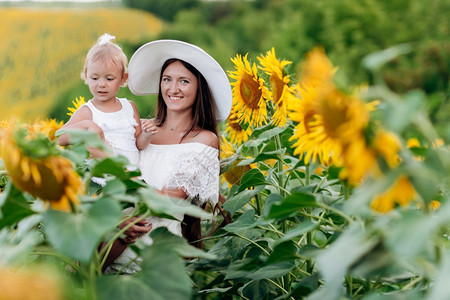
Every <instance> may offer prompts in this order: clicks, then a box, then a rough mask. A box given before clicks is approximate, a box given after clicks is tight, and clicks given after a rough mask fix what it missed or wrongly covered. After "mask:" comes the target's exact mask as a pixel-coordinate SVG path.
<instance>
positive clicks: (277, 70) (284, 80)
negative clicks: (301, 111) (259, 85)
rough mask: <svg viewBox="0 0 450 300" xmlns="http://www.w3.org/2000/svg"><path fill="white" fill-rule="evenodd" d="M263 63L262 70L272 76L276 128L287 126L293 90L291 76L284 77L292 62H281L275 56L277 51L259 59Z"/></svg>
mask: <svg viewBox="0 0 450 300" xmlns="http://www.w3.org/2000/svg"><path fill="white" fill-rule="evenodd" d="M258 60H259V62H260V63H261V66H260V69H261V70H263V71H264V72H266V74H267V75H269V76H270V94H271V96H272V101H273V102H274V103H275V112H274V115H273V119H274V125H275V126H282V127H283V126H285V125H286V116H287V100H288V98H289V97H292V93H293V91H292V89H291V88H290V87H289V83H290V79H289V75H284V74H283V73H284V72H283V69H284V68H285V67H286V66H287V65H289V64H291V62H290V61H287V60H282V61H279V60H278V59H277V58H276V56H275V49H274V48H272V50H271V51H267V53H266V56H260V57H258Z"/></svg>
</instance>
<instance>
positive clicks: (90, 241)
mask: <svg viewBox="0 0 450 300" xmlns="http://www.w3.org/2000/svg"><path fill="white" fill-rule="evenodd" d="M121 216H122V213H121V208H120V205H119V203H118V202H117V201H114V200H113V199H111V198H107V197H105V198H100V199H99V200H97V201H96V202H95V203H94V204H92V206H91V207H90V208H89V210H88V211H87V212H86V213H78V214H74V213H65V212H61V211H55V210H49V211H47V212H45V213H44V219H43V223H44V232H45V233H46V235H47V237H48V240H49V242H50V243H51V244H52V245H53V247H55V249H56V250H57V251H60V252H61V253H63V254H64V255H67V256H69V257H71V258H74V259H77V260H80V261H81V262H83V263H86V262H89V260H90V259H91V257H92V254H93V253H94V250H95V249H96V246H97V245H98V243H99V242H100V240H101V238H102V236H104V235H105V234H106V233H107V232H108V231H109V230H111V229H113V228H114V226H115V225H116V224H117V223H118V222H119V221H120V218H121Z"/></svg>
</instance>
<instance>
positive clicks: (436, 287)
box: [427, 251, 450, 300]
mask: <svg viewBox="0 0 450 300" xmlns="http://www.w3.org/2000/svg"><path fill="white" fill-rule="evenodd" d="M449 282H450V252H449V251H447V252H446V253H444V255H443V259H442V263H441V264H440V268H439V272H438V273H437V276H436V277H435V282H434V283H433V285H432V287H431V293H430V295H429V297H428V298H427V300H440V299H450V289H449V287H448V283H449Z"/></svg>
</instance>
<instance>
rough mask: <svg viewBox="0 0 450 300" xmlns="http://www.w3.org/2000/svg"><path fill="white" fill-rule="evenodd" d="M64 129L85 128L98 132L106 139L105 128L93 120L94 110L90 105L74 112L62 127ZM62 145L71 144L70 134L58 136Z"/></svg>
mask: <svg viewBox="0 0 450 300" xmlns="http://www.w3.org/2000/svg"><path fill="white" fill-rule="evenodd" d="M62 128H64V129H84V130H89V131H93V132H96V133H98V135H99V136H100V138H101V139H102V140H105V136H104V133H103V130H102V129H101V128H100V126H98V125H97V124H95V123H94V122H93V121H92V112H91V110H90V109H89V108H88V107H85V106H83V107H80V108H79V109H78V110H77V111H75V112H74V113H73V115H72V116H71V117H70V119H69V121H67V123H66V124H64V126H63V127H62ZM58 143H59V144H60V145H63V146H66V145H68V144H70V135H69V134H67V133H64V134H62V135H61V136H60V137H59V138H58Z"/></svg>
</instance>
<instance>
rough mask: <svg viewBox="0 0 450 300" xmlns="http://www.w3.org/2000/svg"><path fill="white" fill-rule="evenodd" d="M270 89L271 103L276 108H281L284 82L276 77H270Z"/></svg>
mask: <svg viewBox="0 0 450 300" xmlns="http://www.w3.org/2000/svg"><path fill="white" fill-rule="evenodd" d="M270 87H271V88H272V93H273V102H275V103H276V104H277V105H278V107H281V106H283V101H282V99H281V96H282V95H283V88H284V82H283V81H282V80H280V78H279V77H278V76H274V75H272V76H270Z"/></svg>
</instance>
